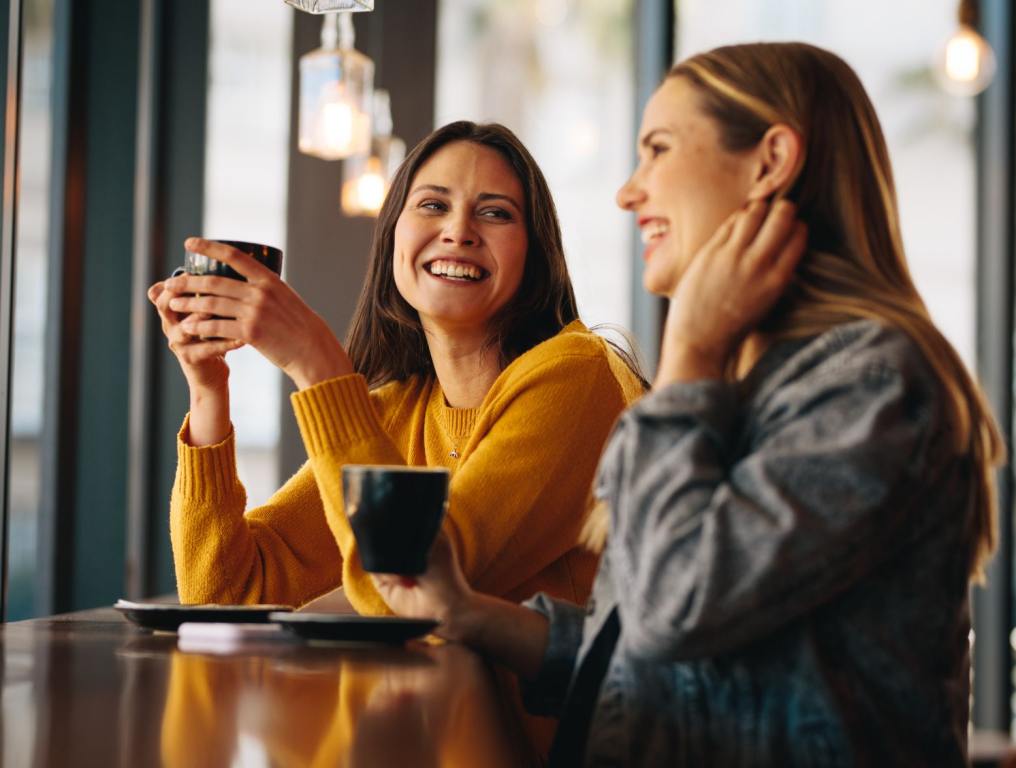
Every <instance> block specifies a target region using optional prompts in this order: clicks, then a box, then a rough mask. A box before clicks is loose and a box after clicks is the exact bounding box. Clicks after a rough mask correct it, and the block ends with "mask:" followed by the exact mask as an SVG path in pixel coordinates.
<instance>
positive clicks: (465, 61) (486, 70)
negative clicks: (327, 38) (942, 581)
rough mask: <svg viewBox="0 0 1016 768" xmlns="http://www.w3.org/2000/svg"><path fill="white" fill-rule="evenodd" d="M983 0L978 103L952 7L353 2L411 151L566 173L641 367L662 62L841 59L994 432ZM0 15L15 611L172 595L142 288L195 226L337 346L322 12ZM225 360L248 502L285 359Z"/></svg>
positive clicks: (281, 451)
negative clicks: (450, 125) (638, 210)
mask: <svg viewBox="0 0 1016 768" xmlns="http://www.w3.org/2000/svg"><path fill="white" fill-rule="evenodd" d="M977 5H978V7H977V8H976V9H975V10H976V11H977V12H978V13H977V15H976V17H975V19H974V22H973V23H974V25H975V26H976V27H978V28H979V29H980V30H981V32H982V34H983V35H984V37H985V38H987V39H988V41H989V42H990V44H991V46H992V48H993V50H994V57H995V61H996V63H997V68H996V71H995V73H994V77H993V78H992V79H991V80H990V83H987V82H986V83H984V85H986V86H987V90H984V91H983V92H982V93H981V94H980V95H974V94H972V93H966V94H965V95H957V94H956V93H954V92H952V91H953V90H955V89H950V88H948V87H947V86H948V83H947V82H945V83H944V81H943V79H942V76H941V72H940V71H939V70H940V69H941V66H942V65H941V57H942V51H943V49H944V46H945V45H946V42H947V40H949V39H950V36H951V35H953V34H954V33H955V32H956V31H957V27H958V19H959V18H960V17H961V16H962V14H964V13H965V14H967V16H965V17H963V18H966V19H969V13H970V10H971V9H970V6H971V3H970V2H969V1H968V2H963V3H959V2H957V0H894V2H891V3H887V2H884V1H883V0H676V1H671V0H375V4H374V6H375V7H374V11H373V12H371V13H359V14H353V19H352V20H353V27H354V29H355V47H356V49H357V50H358V51H360V52H362V54H363V55H365V56H367V57H369V58H370V59H371V60H372V61H373V65H374V85H375V86H376V87H379V88H384V89H386V91H387V92H388V93H390V110H391V118H392V131H391V132H392V133H393V134H394V135H396V136H397V137H399V138H401V139H402V140H403V141H404V142H405V143H406V144H407V145H408V146H409V147H412V145H413V144H414V143H415V142H416V141H418V140H419V139H420V138H422V137H423V136H424V135H425V134H426V133H427V132H428V131H429V130H431V129H432V128H434V127H436V126H438V125H442V124H444V123H446V122H449V121H452V120H456V119H462V118H467V119H472V120H477V121H485V120H496V121H499V122H502V123H504V124H506V125H507V126H509V127H510V128H511V129H512V130H514V131H515V132H516V133H517V134H518V135H519V136H520V138H521V139H522V140H523V141H524V142H525V143H526V144H527V146H528V147H529V148H530V150H531V151H532V153H533V154H534V156H535V157H536V159H537V161H538V162H539V163H540V165H541V166H542V168H543V170H544V172H545V174H546V176H547V178H548V181H549V183H550V186H551V189H552V190H553V192H554V196H555V199H556V202H557V205H558V212H559V215H560V218H561V223H562V226H563V231H564V240H565V246H566V251H567V255H568V262H569V267H570V270H571V275H572V279H573V281H574V284H575V288H576V291H577V294H578V300H579V307H580V312H581V314H582V317H583V318H584V320H585V322H586V323H587V325H600V324H602V325H607V326H613V327H617V328H622V329H627V330H630V331H631V332H633V334H634V337H635V339H636V340H637V342H638V345H639V349H640V354H641V355H642V357H643V359H644V361H645V362H646V365H647V366H648V367H649V369H650V370H651V369H652V366H653V365H654V364H655V359H656V345H657V342H658V328H659V322H660V310H661V308H660V305H659V303H658V301H656V300H653V299H650V298H649V297H647V296H646V295H645V294H644V293H643V291H642V289H641V284H640V263H641V262H640V259H639V258H638V248H637V246H636V242H635V231H634V226H633V221H632V219H631V216H630V215H626V214H625V213H624V212H622V211H620V210H619V209H618V208H617V207H616V205H615V203H614V195H615V192H616V190H617V188H618V187H619V186H620V185H621V183H622V182H623V181H624V180H625V178H626V177H627V175H628V174H629V173H630V171H631V169H632V167H633V165H634V149H635V136H636V131H637V127H638V118H639V113H640V110H641V105H642V104H643V103H644V102H645V99H646V98H647V96H648V94H649V93H650V92H651V91H652V89H653V88H654V87H655V85H656V84H657V83H658V82H659V79H660V78H661V76H662V75H663V73H664V72H665V71H666V68H667V67H668V66H669V65H670V64H671V63H672V62H673V61H675V60H677V59H680V58H682V57H684V56H687V55H689V54H692V53H695V52H697V51H701V50H705V49H708V48H712V47H714V46H717V45H722V44H725V43H732V42H747V41H756V40H791V39H793V40H803V41H807V42H812V43H815V44H817V45H820V46H823V47H826V48H829V49H831V50H833V51H835V52H836V53H838V54H839V55H841V56H842V57H843V58H845V59H846V60H847V62H849V63H850V64H851V65H852V66H853V67H854V68H855V69H856V70H857V72H858V73H859V74H860V76H861V79H862V80H863V81H864V83H865V85H866V87H867V89H868V91H869V94H870V95H871V97H872V99H873V101H874V103H875V106H876V108H877V110H878V112H879V115H880V117H881V119H882V124H883V127H884V129H885V132H886V136H887V139H888V143H889V147H890V152H891V156H892V159H893V163H894V169H895V173H896V182H897V192H898V195H899V201H900V209H901V212H902V220H903V235H904V241H905V245H906V249H907V253H908V256H909V259H910V263H911V268H912V271H913V274H914V277H915V279H916V281H917V283H918V286H919V288H920V289H921V292H922V294H923V295H924V297H925V299H926V301H927V303H928V305H929V307H930V309H931V312H932V314H933V316H934V317H935V319H936V321H937V322H938V323H939V324H940V326H941V327H942V328H943V329H944V331H945V333H946V335H947V336H948V337H949V338H950V340H951V341H952V343H953V344H954V345H955V346H956V348H957V349H958V350H959V351H960V354H961V355H962V356H963V358H964V360H965V361H966V362H967V363H968V365H969V366H971V368H973V369H976V370H978V371H979V372H980V375H981V376H982V380H983V381H984V383H985V386H986V387H987V389H988V391H989V394H990V395H991V397H992V399H993V401H994V403H995V406H996V410H997V412H998V414H999V418H1000V420H1001V421H1002V422H1003V428H1004V430H1005V431H1006V434H1007V435H1008V434H1011V422H1012V413H1011V410H1012V402H1011V401H1012V394H1011V393H1012V389H1013V387H1012V382H1013V376H1012V369H1013V366H1012V328H1013V307H1012V266H1011V265H1012V255H1013V223H1012V212H1013V202H1014V201H1013V162H1012V160H1013V158H1012V153H1013V146H1014V141H1013V120H1012V117H1013V114H1012V112H1013V111H1012V93H1013V65H1012V43H1013V24H1014V21H1013V17H1012V9H1011V8H1010V3H1009V2H1008V0H983V2H981V3H979V4H977ZM961 6H962V7H961ZM3 10H4V13H3V16H4V20H3V24H4V27H3V29H2V30H0V32H2V38H3V39H4V44H5V50H4V56H3V59H4V62H5V63H4V69H3V74H4V76H5V81H6V83H7V99H6V102H5V103H6V107H5V112H4V116H5V121H6V134H5V135H6V139H7V140H6V143H5V149H4V155H3V163H4V171H5V179H6V180H7V182H8V184H7V186H5V197H4V219H3V223H4V232H3V238H4V239H3V246H4V250H3V259H4V261H3V272H2V274H0V281H3V282H0V288H2V290H0V310H2V313H3V323H0V331H3V332H4V337H5V338H4V339H2V340H0V344H2V345H3V346H2V349H0V352H2V353H3V354H2V355H0V362H3V364H4V366H5V368H6V370H5V371H3V372H4V373H6V374H7V376H8V378H9V382H10V383H9V387H8V388H6V389H5V390H4V392H5V397H6V405H7V410H8V414H9V415H8V416H7V418H6V421H5V422H4V424H5V427H6V439H7V447H6V449H5V453H4V457H5V462H6V473H5V475H4V482H3V500H4V509H3V512H4V520H5V530H6V536H5V541H4V547H3V554H4V559H3V561H2V562H3V569H4V573H5V575H6V580H5V583H6V593H5V598H6V599H5V603H4V613H3V617H2V618H4V619H5V620H8V621H11V620H17V619H22V618H27V617H32V616H38V615H45V614H49V613H53V612H57V611H66V610H74V609H80V608H86V607H92V606H97V605H103V604H108V603H111V602H113V601H114V600H115V599H117V598H118V597H121V596H131V597H143V596H148V595H156V594H163V593H169V592H173V591H174V590H175V582H174V577H173V572H172V559H171V553H170V551H169V544H168V511H167V508H168V495H169V489H170V487H171V484H172V476H173V469H174V466H175V447H174V437H175V433H176V431H177V430H178V429H179V426H180V423H181V420H182V418H183V416H184V413H185V412H186V407H187V405H186V391H185V388H184V385H183V381H182V377H181V376H180V374H179V371H178V370H177V368H176V365H175V363H174V362H173V360H172V358H171V357H170V356H169V353H168V351H167V350H166V349H165V345H164V343H163V341H162V340H161V338H162V337H161V335H160V334H159V332H158V328H157V327H156V325H155V319H156V318H155V313H154V310H152V309H150V308H149V306H148V305H147V301H146V300H145V297H144V288H145V286H147V285H148V284H149V283H150V282H152V281H154V280H155V279H158V278H160V277H162V276H165V275H166V274H168V273H169V272H170V271H171V270H172V269H173V267H175V266H177V265H179V264H180V263H181V262H182V258H183V249H182V242H183V239H184V237H186V236H187V235H189V234H204V235H206V236H209V237H213V238H215V237H220V238H233V239H244V240H254V241H260V242H265V243H270V244H274V245H278V246H281V247H282V248H283V249H284V250H285V252H286V257H285V272H284V275H285V277H286V279H287V280H288V281H289V282H290V283H291V284H293V285H294V287H296V288H297V290H298V291H300V292H301V294H302V295H304V296H305V297H306V298H307V299H308V301H309V302H310V303H311V304H312V306H314V308H315V309H317V310H318V311H319V312H320V313H321V314H322V315H323V316H324V317H325V318H326V319H327V320H328V321H329V323H330V324H331V325H332V327H333V329H334V331H335V332H336V333H337V334H338V335H339V336H340V337H342V336H344V335H345V332H346V325H347V324H348V321H349V318H350V316H351V313H352V309H353V304H354V302H355V300H356V296H357V294H358V291H359V286H360V284H361V281H362V278H363V274H364V268H365V263H366V251H367V248H368V246H369V242H370V237H371V232H372V227H373V221H374V220H373V218H371V217H370V216H369V215H362V214H363V211H360V212H359V214H360V215H350V214H349V213H348V212H347V213H344V212H343V208H342V205H341V204H340V200H341V193H342V183H343V173H347V175H348V173H349V170H348V169H345V170H344V165H345V164H348V163H349V161H341V160H323V159H319V158H318V157H312V156H309V155H307V154H306V153H303V152H301V151H300V147H298V142H297V135H298V131H299V125H298V112H299V91H300V65H299V61H300V57H301V56H304V55H305V54H307V53H308V52H310V51H312V50H313V49H316V48H318V47H319V46H320V45H321V31H322V17H321V16H315V15H312V14H307V13H302V12H300V11H298V10H296V9H294V8H292V7H290V6H289V5H286V4H285V3H283V2H282V0H162V1H161V2H160V1H159V0H138V2H123V1H122V0H73V2H71V0H10V1H9V2H5V3H4V4H3ZM19 13H20V16H19ZM11 19H15V20H17V21H18V22H19V25H18V26H17V27H11V26H10V20H11ZM19 54H20V55H19ZM13 75H19V77H14V76H13ZM12 137H16V139H17V140H16V141H15V140H14V139H13V138H12ZM229 363H230V367H231V370H232V377H231V388H232V397H233V421H234V426H235V429H236V435H237V446H238V460H239V465H240V475H241V478H242V480H243V482H244V484H245V486H246V488H247V492H248V497H249V502H250V504H252V505H253V504H260V503H263V502H264V501H265V500H266V499H267V498H268V497H269V496H270V494H271V493H272V491H273V490H274V489H275V488H277V487H278V485H279V484H280V483H281V482H282V481H283V480H284V479H285V478H286V477H288V476H289V474H291V473H292V472H294V471H295V470H296V468H297V467H299V465H300V464H301V463H302V461H303V459H304V455H303V449H302V445H301V443H300V441H299V437H298V434H297V431H296V426H295V422H294V420H293V416H292V413H291V410H290V408H289V405H288V393H289V389H288V386H287V385H286V384H285V382H283V381H282V380H281V379H280V376H279V374H278V372H277V371H276V370H275V369H274V368H273V367H272V366H271V365H269V364H267V363H266V362H265V361H264V360H262V359H261V358H260V357H259V356H258V355H257V353H255V352H253V351H251V350H248V349H244V350H240V351H237V352H235V353H232V354H231V355H230V358H229ZM999 483H1000V492H1001V499H1002V502H1003V521H1002V529H1001V530H1002V539H1003V546H1002V548H1001V552H1000V556H999V557H998V558H997V559H996V562H995V564H994V566H993V568H994V570H993V572H992V574H991V581H990V588H989V589H988V590H978V593H977V595H976V600H977V640H976V642H975V645H974V648H975V653H976V654H977V667H976V672H975V674H976V678H975V679H976V680H977V681H978V686H977V696H976V697H975V702H974V703H975V719H976V720H977V722H978V724H980V725H984V726H988V727H993V728H1003V729H1009V728H1010V727H1011V725H1010V724H1011V722H1012V711H1013V706H1012V702H1011V700H1010V696H1011V690H1012V681H1011V672H1010V670H1011V668H1012V650H1011V645H1010V643H1009V633H1010V631H1011V629H1012V627H1013V606H1012V582H1013V576H1014V569H1013V562H1012V542H1011V533H1012V529H1011V485H1012V483H1011V469H1010V468H1008V467H1007V468H1006V470H1005V471H1004V472H1003V473H1002V475H1001V476H1000V480H999Z"/></svg>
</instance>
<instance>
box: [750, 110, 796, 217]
mask: <svg viewBox="0 0 1016 768" xmlns="http://www.w3.org/2000/svg"><path fill="white" fill-rule="evenodd" d="M755 152H756V156H757V160H758V163H757V166H756V171H755V179H754V181H753V182H752V185H751V189H750V190H749V192H748V199H749V200H765V199H767V198H770V197H772V196H773V195H775V194H777V193H778V192H781V191H783V190H786V189H788V188H789V187H790V185H791V184H792V183H793V181H794V179H796V178H797V173H798V170H799V169H800V165H801V161H802V160H803V159H804V158H803V152H804V148H803V145H802V142H801V137H800V135H799V134H798V133H797V131H795V130H794V129H793V128H791V127H790V126H789V125H785V124H783V123H777V124H776V125H772V126H770V127H769V129H768V130H767V131H766V132H765V134H764V135H763V136H762V139H761V141H759V143H758V146H757V147H756V148H755Z"/></svg>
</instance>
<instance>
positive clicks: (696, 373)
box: [654, 200, 808, 387]
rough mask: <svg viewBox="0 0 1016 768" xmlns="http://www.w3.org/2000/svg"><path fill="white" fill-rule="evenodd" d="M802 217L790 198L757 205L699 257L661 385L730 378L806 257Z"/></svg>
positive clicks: (677, 312) (685, 287)
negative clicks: (737, 357) (735, 358)
mask: <svg viewBox="0 0 1016 768" xmlns="http://www.w3.org/2000/svg"><path fill="white" fill-rule="evenodd" d="M796 213H797V208H796V206H795V205H794V204H793V203H791V202H789V201H787V200H780V201H777V202H776V203H773V204H772V205H769V204H768V203H766V202H763V201H754V202H751V203H749V204H748V205H747V206H746V207H745V208H743V209H740V210H738V211H736V212H735V213H734V214H732V215H731V216H730V217H729V218H728V219H727V220H726V221H725V222H724V223H723V224H722V225H721V226H720V227H719V229H717V230H716V233H715V234H714V235H713V237H712V238H710V240H709V241H708V242H707V243H706V244H705V245H704V246H702V248H700V249H699V251H698V252H697V253H696V254H695V255H694V257H693V258H692V261H691V264H689V266H688V269H687V271H686V272H685V274H684V275H683V276H682V277H681V280H680V282H679V283H678V286H677V289H676V291H675V292H674V295H673V297H671V302H670V307H669V310H668V312H667V320H666V324H665V326H664V332H663V344H662V347H661V352H660V366H659V370H658V371H657V376H656V381H655V382H654V386H656V387H659V386H665V385H666V384H670V383H672V382H675V381H691V380H696V379H716V378H722V376H723V373H724V370H725V368H726V365H727V363H728V361H729V359H730V357H731V355H732V354H734V352H735V351H736V349H737V347H738V345H739V344H740V343H741V341H742V340H743V339H744V338H745V336H746V335H747V334H748V333H749V332H750V331H751V330H752V329H753V328H754V327H755V326H756V325H757V324H758V323H759V322H760V321H761V320H762V318H763V317H765V315H766V313H767V312H769V310H770V309H772V307H773V305H775V304H776V302H777V300H778V299H779V298H780V296H781V295H782V294H783V292H784V291H785V290H786V288H787V286H788V285H789V284H790V281H791V279H792V278H793V275H794V270H795V269H796V268H797V264H798V262H799V261H800V259H801V256H802V255H803V254H804V251H805V247H806V245H807V241H808V231H807V227H806V226H805V225H804V223H803V222H800V221H798V220H797V219H796V218H795V217H796Z"/></svg>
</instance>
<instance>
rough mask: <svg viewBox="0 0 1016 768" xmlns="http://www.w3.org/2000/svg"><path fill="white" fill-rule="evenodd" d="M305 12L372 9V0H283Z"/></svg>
mask: <svg viewBox="0 0 1016 768" xmlns="http://www.w3.org/2000/svg"><path fill="white" fill-rule="evenodd" d="M285 1H286V5H291V6H293V7H294V8H298V9H300V10H301V11H306V12H307V13H334V12H335V11H373V10H374V0H285Z"/></svg>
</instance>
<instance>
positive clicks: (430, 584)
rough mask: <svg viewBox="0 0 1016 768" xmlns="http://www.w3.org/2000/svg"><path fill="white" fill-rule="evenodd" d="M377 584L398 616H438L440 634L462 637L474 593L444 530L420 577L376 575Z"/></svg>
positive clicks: (428, 617)
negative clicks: (425, 569)
mask: <svg viewBox="0 0 1016 768" xmlns="http://www.w3.org/2000/svg"><path fill="white" fill-rule="evenodd" d="M371 578H372V580H373V582H374V586H375V587H376V588H377V591H378V593H379V594H380V595H381V597H382V599H383V600H384V601H385V602H386V603H387V604H388V607H389V608H391V609H392V610H393V611H394V612H395V613H396V614H397V615H399V616H405V617H408V618H414V619H437V620H438V621H440V622H441V626H440V627H438V629H437V634H439V635H441V636H442V637H445V638H447V639H449V640H460V639H462V634H463V631H462V629H463V624H464V623H465V622H466V620H467V618H468V616H467V615H466V614H468V613H469V609H468V606H469V603H470V601H471V598H472V597H473V595H474V593H473V591H472V589H471V588H470V587H469V585H468V584H467V583H466V578H465V576H463V575H462V569H461V568H460V567H459V563H458V560H457V558H456V557H455V551H454V550H453V549H452V545H451V542H450V541H449V539H448V536H447V535H446V534H445V532H444V531H439V532H438V535H437V539H436V540H435V541H434V546H433V547H431V550H430V558H429V560H428V563H427V571H426V572H425V573H423V574H422V575H420V576H413V577H409V576H398V575H394V574H372V575H371Z"/></svg>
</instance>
